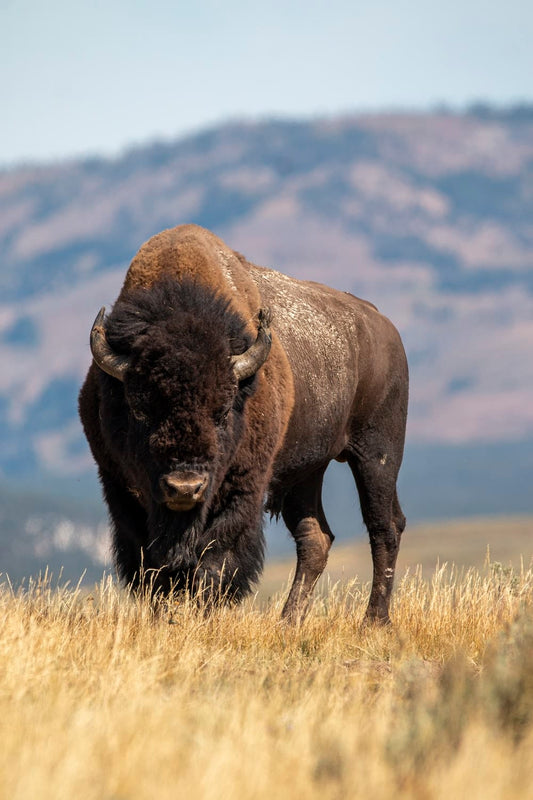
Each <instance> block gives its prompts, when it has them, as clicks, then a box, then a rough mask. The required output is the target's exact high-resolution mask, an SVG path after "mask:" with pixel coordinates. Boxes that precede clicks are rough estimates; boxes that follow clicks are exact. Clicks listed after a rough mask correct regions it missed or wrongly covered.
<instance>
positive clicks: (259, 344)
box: [231, 308, 272, 381]
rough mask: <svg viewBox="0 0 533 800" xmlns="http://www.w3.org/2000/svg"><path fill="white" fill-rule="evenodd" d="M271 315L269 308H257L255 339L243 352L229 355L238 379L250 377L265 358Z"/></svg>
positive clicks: (269, 343) (269, 335)
mask: <svg viewBox="0 0 533 800" xmlns="http://www.w3.org/2000/svg"><path fill="white" fill-rule="evenodd" d="M271 317H272V315H271V313H270V309H269V308H261V309H259V328H258V330H257V339H256V340H255V342H254V343H253V344H252V345H251V346H250V347H249V348H248V350H246V351H245V352H244V353H241V355H239V356H232V357H231V363H232V366H233V374H234V375H235V377H236V379H237V380H238V381H244V380H245V379H246V378H251V377H252V375H255V373H256V372H257V370H258V369H259V368H260V367H262V366H263V364H264V363H265V361H266V360H267V358H268V354H269V353H270V346H271V344H272V334H271V333H270V320H271Z"/></svg>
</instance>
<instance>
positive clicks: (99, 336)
mask: <svg viewBox="0 0 533 800" xmlns="http://www.w3.org/2000/svg"><path fill="white" fill-rule="evenodd" d="M104 317H105V308H101V309H100V311H99V312H98V315H97V317H96V319H95V321H94V323H93V326H92V328H91V353H92V354H93V358H94V360H95V362H96V363H97V364H98V366H99V367H100V369H102V370H103V371H104V372H107V374H108V375H111V377H112V378H116V379H117V380H119V381H123V380H124V375H125V374H126V370H127V369H128V367H129V364H130V360H129V358H128V357H127V356H123V355H120V353H115V352H114V350H113V349H112V348H111V346H110V344H109V342H108V341H107V338H106V334H105V322H104Z"/></svg>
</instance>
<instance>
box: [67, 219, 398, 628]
mask: <svg viewBox="0 0 533 800" xmlns="http://www.w3.org/2000/svg"><path fill="white" fill-rule="evenodd" d="M90 342H91V350H92V354H93V363H92V365H91V367H90V369H89V372H88V374H87V378H86V380H85V383H84V385H83V388H82V390H81V393H80V416H81V419H82V422H83V426H84V429H85V433H86V436H87V439H88V441H89V444H90V447H91V450H92V453H93V455H94V458H95V460H96V462H97V464H98V470H99V474H100V480H101V483H102V487H103V491H104V496H105V500H106V502H107V504H108V507H109V512H110V517H111V522H112V530H113V552H114V559H115V565H116V569H117V572H118V575H119V577H120V578H121V579H122V580H123V581H124V582H125V583H126V584H128V585H129V586H130V587H132V588H133V589H135V588H137V587H138V586H139V584H140V582H141V580H142V575H143V571H144V572H145V571H146V570H147V569H148V570H151V571H153V575H154V579H153V586H154V589H155V590H156V591H157V590H159V591H161V592H167V591H169V590H171V589H178V590H179V589H187V590H189V591H191V592H198V591H200V589H201V590H202V591H203V595H202V596H204V597H205V596H206V591H207V596H209V597H211V598H214V597H215V596H216V597H218V598H224V599H228V600H229V599H231V600H239V599H240V598H242V597H243V596H244V595H245V594H246V593H247V592H249V591H250V589H251V587H252V586H253V584H254V582H256V581H257V579H258V577H259V575H260V572H261V569H262V564H263V551H264V539H263V531H262V522H263V515H264V510H265V509H266V510H267V511H270V513H272V514H281V515H282V516H283V519H284V521H285V523H286V524H287V526H288V528H289V530H290V532H291V533H292V535H293V537H294V539H295V541H296V550H297V567H296V574H295V577H294V582H293V585H292V588H291V591H290V593H289V597H288V600H287V602H286V604H285V607H284V611H283V615H284V617H286V618H288V619H289V620H300V619H301V618H302V617H303V615H304V614H305V611H306V609H307V607H308V603H309V599H310V596H311V593H312V590H313V587H314V585H315V584H316V582H317V580H318V578H319V576H320V575H321V573H322V571H323V570H324V567H325V565H326V561H327V556H328V551H329V548H330V546H331V543H332V541H333V534H332V532H331V530H330V528H329V526H328V523H327V521H326V517H325V515H324V510H323V508H322V501H321V490H322V480H323V476H324V472H325V470H326V467H327V465H328V463H329V462H330V461H331V460H332V459H337V460H338V461H346V462H347V463H348V465H349V467H350V469H351V470H352V472H353V475H354V478H355V482H356V485H357V489H358V492H359V498H360V502H361V509H362V513H363V518H364V521H365V524H366V526H367V529H368V532H369V537H370V545H371V551H372V558H373V565H374V572H373V584H372V591H371V595H370V600H369V604H368V608H367V617H368V618H369V619H375V620H379V621H388V619H389V603H390V596H391V590H392V584H393V578H394V568H395V563H396V557H397V554H398V548H399V544H400V537H401V534H402V531H403V529H404V527H405V517H404V516H403V514H402V511H401V508H400V505H399V502H398V497H397V493H396V479H397V475H398V470H399V468H400V464H401V460H402V454H403V444H404V436H405V422H406V415H407V392H408V375H407V363H406V359H405V354H404V350H403V347H402V344H401V341H400V337H399V336H398V333H397V331H396V329H395V328H394V326H393V325H392V324H391V323H390V322H389V320H388V319H387V318H386V317H384V316H382V315H381V314H380V313H379V312H378V311H377V309H376V308H375V306H373V305H372V304H371V303H368V302H366V301H364V300H360V299H359V298H356V297H354V296H353V295H351V294H349V293H347V292H339V291H336V290H333V289H330V288H328V287H326V286H322V285H320V284H317V283H313V282H306V281H298V280H294V279H292V278H288V277H286V276H285V275H282V274H281V273H279V272H275V271H274V270H269V269H264V268H261V267H258V266H255V265H254V264H251V263H249V262H248V261H246V259H245V258H244V257H243V256H241V255H239V254H238V253H235V252H234V251H232V250H230V249H229V248H228V247H227V246H226V245H225V244H224V242H222V241H221V240H220V239H218V238H217V237H216V236H215V235H214V234H212V233H210V232H209V231H206V230H204V229H202V228H199V227H197V226H195V225H184V226H180V227H178V228H174V229H172V230H169V231H164V232H163V233H160V234H158V235H157V236H154V237H153V238H152V239H150V240H149V241H148V242H147V243H146V244H144V245H143V247H142V248H141V249H140V251H139V252H138V254H137V255H136V256H135V258H134V259H133V261H132V263H131V265H130V268H129V270H128V272H127V275H126V279H125V282H124V286H123V288H122V290H121V293H120V295H119V297H118V299H117V301H116V303H115V305H114V307H113V309H112V311H111V313H110V315H109V316H108V317H107V318H106V316H105V310H104V309H102V310H101V311H100V313H99V314H98V316H97V318H96V320H95V322H94V325H93V328H92V330H91V336H90ZM206 587H207V589H206Z"/></svg>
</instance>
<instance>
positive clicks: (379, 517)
mask: <svg viewBox="0 0 533 800" xmlns="http://www.w3.org/2000/svg"><path fill="white" fill-rule="evenodd" d="M382 451H383V448H382ZM348 463H349V465H350V468H351V470H352V472H353V475H354V478H355V481H356V484H357V489H358V492H359V499H360V502H361V511H362V514H363V519H364V522H365V525H366V528H367V530H368V535H369V538H370V548H371V551H372V563H373V577H372V589H371V592H370V599H369V602H368V608H367V610H366V615H365V617H366V620H367V621H371V622H378V623H389V622H390V617H389V606H390V599H391V593H392V587H393V583H394V572H395V569H396V559H397V557H398V551H399V549H400V539H401V535H402V533H403V530H404V528H405V516H404V514H403V512H402V509H401V507H400V503H399V501H398V495H397V492H396V478H397V475H398V469H399V463H398V461H396V463H394V460H393V459H390V461H389V460H388V459H385V457H384V456H383V455H382V454H380V453H379V452H378V453H376V454H374V455H369V456H367V457H365V458H354V457H350V458H349V459H348Z"/></svg>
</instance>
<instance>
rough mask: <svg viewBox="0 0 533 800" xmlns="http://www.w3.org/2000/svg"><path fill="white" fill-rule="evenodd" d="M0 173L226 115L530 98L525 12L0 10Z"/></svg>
mask: <svg viewBox="0 0 533 800" xmlns="http://www.w3.org/2000/svg"><path fill="white" fill-rule="evenodd" d="M0 6H1V8H0V63H1V65H2V80H1V81H0V108H1V109H2V121H1V123H0V164H3V165H5V164H10V163H13V162H17V161H20V160H24V159H31V160H35V159H49V158H57V157H64V156H66V155H74V154H80V153H97V152H101V153H114V152H117V151H119V150H120V149H121V148H123V147H124V146H126V145H129V144H132V143H139V142H141V141H145V140H147V139H151V138H156V137H157V138H170V137H174V136H176V135H177V134H182V133H186V132H189V131H192V130H195V129H197V128H200V127H202V126H204V125H206V124H211V123H215V122H219V121H221V120H227V119H232V118H236V117H257V116H266V115H271V114H273V115H283V116H285V115H313V114H321V113H327V114H330V113H337V112H340V111H357V110H361V109H380V108H383V107H411V108H412V107H416V108H423V107H428V106H432V105H435V104H437V103H441V102H444V103H448V104H452V105H454V106H462V105H464V104H466V103H469V102H471V101H474V100H478V99H483V100H489V101H493V102H496V103H509V102H514V101H520V100H531V99H533V46H532V42H533V2H531V0H507V2H505V3H503V2H500V3H497V4H496V3H494V2H491V0H479V1H478V0H448V1H447V2H442V0H441V2H431V0H394V1H393V2H382V1H381V0H370V1H369V2H357V0H325V1H324V2H318V1H317V0H295V1H294V2H291V0H264V2H261V3H255V2H254V1H253V0H248V1H247V2H245V1H244V0H197V1H196V2H188V3H184V2H179V0H178V1H176V2H170V0H115V2H114V1H113V0H105V1H104V0H83V2H79V1H78V2H77V0H46V2H45V0H0Z"/></svg>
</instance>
